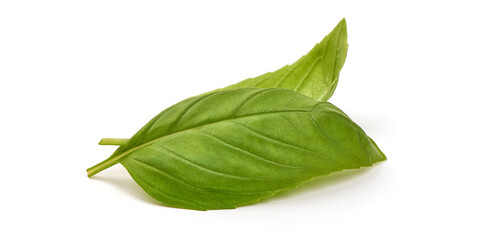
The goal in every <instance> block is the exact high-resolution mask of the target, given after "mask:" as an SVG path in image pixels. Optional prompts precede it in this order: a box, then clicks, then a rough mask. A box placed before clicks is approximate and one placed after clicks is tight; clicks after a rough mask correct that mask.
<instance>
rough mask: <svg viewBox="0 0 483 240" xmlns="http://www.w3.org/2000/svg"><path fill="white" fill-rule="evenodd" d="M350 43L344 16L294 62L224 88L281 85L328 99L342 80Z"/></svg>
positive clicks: (272, 86)
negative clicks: (341, 73)
mask: <svg viewBox="0 0 483 240" xmlns="http://www.w3.org/2000/svg"><path fill="white" fill-rule="evenodd" d="M347 47H348V45H347V26H346V22H345V19H342V20H341V21H340V22H339V24H338V25H337V26H336V27H335V28H334V30H332V32H331V33H329V35H327V36H326V37H325V38H324V39H323V40H322V42H320V43H318V44H317V45H315V47H314V48H313V49H312V50H310V52H309V53H307V54H306V55H305V56H303V57H301V58H300V59H299V60H297V61H296V62H295V63H293V64H292V65H286V66H285V67H282V68H280V69H278V70H277V71H274V72H269V73H265V74H263V75H261V76H258V77H256V78H249V79H246V80H244V81H241V82H239V83H236V84H233V85H230V86H228V87H226V88H224V89H236V88H248V87H257V88H274V87H279V88H286V89H290V90H294V91H296V92H299V93H302V94H304V95H306V96H309V97H311V98H313V99H316V100H318V101H327V100H328V99H329V98H330V97H331V96H332V94H333V93H334V90H335V88H336V86H337V82H338V81H339V72H340V70H341V69H342V66H343V65H344V62H345V58H346V55H347Z"/></svg>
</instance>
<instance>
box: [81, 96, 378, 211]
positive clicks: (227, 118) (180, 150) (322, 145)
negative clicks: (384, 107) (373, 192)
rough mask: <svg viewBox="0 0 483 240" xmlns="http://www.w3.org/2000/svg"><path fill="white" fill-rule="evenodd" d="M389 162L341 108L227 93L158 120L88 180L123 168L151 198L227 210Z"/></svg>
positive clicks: (177, 107)
mask: <svg viewBox="0 0 483 240" xmlns="http://www.w3.org/2000/svg"><path fill="white" fill-rule="evenodd" d="M385 159H386V157H385V156H384V154H383V153H382V152H381V151H380V150H379V149H378V147H377V146H376V144H375V143H374V142H373V141H372V140H371V139H370V138H369V137H368V136H367V135H366V134H365V133H364V131H362V129H361V128H360V127H359V126H357V125H356V124H355V123H354V122H353V121H352V120H351V119H350V118H349V117H348V116H347V115H345V114H344V113H343V112H342V111H341V110H339V109H338V108H336V107H335V106H333V105H332V104H330V103H328V102H318V101H315V100H313V99H311V98H308V97H306V96H304V95H301V94H299V93H296V92H294V91H291V90H286V89H281V88H270V89H260V88H243V89H235V90H224V91H218V92H213V93H209V94H206V95H202V96H198V97H194V98H190V99H187V100H184V101H182V102H180V103H178V104H176V105H174V106H172V107H170V108H168V109H166V110H165V111H163V112H161V113H160V114H159V115H158V116H156V117H154V118H153V119H152V120H151V121H150V122H149V123H148V124H147V125H146V126H144V127H143V128H142V129H141V130H139V132H138V133H136V134H135V135H134V136H133V137H132V138H131V139H129V140H128V141H127V142H125V143H124V144H122V145H121V146H120V147H119V148H118V150H117V151H115V152H114V154H113V155H112V156H111V157H110V158H109V159H107V160H106V161H104V162H102V163H100V164H98V165H96V166H94V167H92V168H90V169H88V173H89V176H92V175H94V174H96V173H97V172H99V171H102V170H103V169H105V168H107V167H109V166H112V165H113V164H116V163H121V164H122V165H123V166H124V167H125V168H126V169H127V170H128V172H129V173H130V174H131V176H132V177H133V178H134V180H135V181H136V182H137V183H138V184H139V185H140V186H141V187H142V188H143V189H144V190H145V191H146V192H147V193H148V194H149V195H151V196H152V197H153V198H155V199H156V200H158V201H160V202H161V203H163V204H165V205H168V206H172V207H178V208H189V209H197V210H208V209H227V208H235V207H237V206H242V205H246V204H249V203H254V202H257V201H259V200H260V199H263V198H267V197H270V196H273V195H274V194H275V193H277V192H280V191H283V190H286V189H289V188H293V187H295V186H297V185H298V184H300V183H301V182H303V181H307V180H310V179H312V178H314V177H317V176H321V175H326V174H329V173H331V172H335V171H341V170H343V169H355V168H360V167H365V166H371V165H372V164H373V163H375V162H378V161H382V160H385Z"/></svg>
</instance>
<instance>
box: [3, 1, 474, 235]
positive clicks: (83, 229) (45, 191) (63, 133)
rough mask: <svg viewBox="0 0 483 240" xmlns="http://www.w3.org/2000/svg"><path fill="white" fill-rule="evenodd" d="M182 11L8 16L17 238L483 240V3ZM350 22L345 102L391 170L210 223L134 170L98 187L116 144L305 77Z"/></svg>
mask: <svg viewBox="0 0 483 240" xmlns="http://www.w3.org/2000/svg"><path fill="white" fill-rule="evenodd" d="M170 2H173V3H168V1H119V0H116V1H103V0H95V1H21V0H19V1H1V2H0V106H1V108H0V115H1V117H0V123H1V124H0V146H1V157H0V187H1V188H0V195H1V197H0V221H1V223H0V238H1V239H116V240H118V239H182V238H185V239H262V238H265V239H483V233H482V231H483V230H481V226H482V223H483V219H482V218H483V217H482V216H483V207H482V206H483V197H482V191H483V190H482V189H483V188H482V184H483V173H482V170H483V157H482V149H483V146H482V144H483V140H482V136H483V128H482V122H483V117H482V114H481V113H482V108H481V105H482V103H483V97H482V94H481V92H482V90H483V87H482V81H483V73H482V63H483V60H482V56H483V47H482V45H483V30H482V29H483V16H482V14H481V10H482V7H481V6H479V4H478V2H480V1H401V2H400V3H395V1H342V0H334V1H292V2H285V1H243V2H241V1H240V2H239V3H228V1H208V0H204V1H170ZM174 2H175V3H174ZM343 17H345V18H346V20H347V24H348V36H349V52H348V56H347V61H346V64H345V66H344V68H343V69H342V72H341V75H340V82H339V86H338V88H337V89H336V91H335V94H334V96H333V98H332V99H331V100H330V101H331V102H332V103H334V104H335V105H336V106H338V107H340V108H341V109H342V110H344V111H345V112H346V113H347V114H348V115H349V116H351V118H352V119H353V120H354V121H355V122H356V123H358V124H359V125H361V126H362V128H363V129H364V130H365V131H366V133H367V134H368V135H369V136H371V137H372V138H373V139H374V140H375V141H376V143H377V144H378V145H379V147H380V148H381V149H382V150H383V151H384V153H385V154H386V155H387V157H388V160H387V161H386V162H384V163H381V164H378V165H376V166H374V167H372V168H366V169H362V170H359V171H349V172H342V173H338V174H334V175H332V176H329V177H323V178H319V179H317V180H316V181H315V182H312V183H308V184H303V185H302V186H301V187H300V188H299V189H296V190H294V191H290V192H288V193H285V194H282V195H280V196H279V197H276V198H273V199H270V200H267V201H263V202H262V203H259V204H255V205H251V206H246V207H241V208H239V209H235V210H221V211H207V212H200V211H192V210H183V209H173V208H168V207H164V206H160V205H158V204H156V202H155V201H154V200H152V199H151V198H150V197H149V196H148V195H147V194H145V193H144V192H143V191H142V189H141V188H140V187H138V186H137V185H136V184H135V182H134V181H133V180H132V179H131V177H130V176H129V175H128V173H127V172H126V171H125V170H124V168H122V166H120V165H117V166H114V167H112V168H110V169H108V170H106V171H104V172H102V173H100V174H99V175H98V176H97V177H95V178H94V179H89V178H87V176H86V173H85V169H86V168H88V167H90V166H91V165H94V164H96V163H97V162H100V161H102V160H103V159H104V158H106V157H108V156H109V155H110V154H111V153H112V151H114V149H115V148H114V147H110V146H98V145H97V142H98V141H99V140H100V139H101V138H102V137H130V136H131V135H132V134H134V133H135V132H136V131H137V130H138V129H139V128H140V127H142V126H143V125H144V124H145V123H146V122H147V121H148V120H149V119H150V118H151V117H153V116H154V115H156V114H157V113H158V112H160V111H161V110H163V109H165V108H167V107H169V106H170V105H172V104H174V103H176V102H178V101H180V100H182V99H184V98H187V97H190V96H193V95H197V94H200V93H203V92H206V91H209V90H213V89H215V88H219V87H224V86H226V85H229V84H232V83H235V82H238V81H240V80H243V79H245V78H248V77H254V76H258V75H260V74H263V73H265V72H267V71H273V70H276V69H278V68H280V67H282V66H283V65H285V64H289V63H292V62H293V61H295V60H296V59H298V58H299V57H300V56H302V55H303V54H305V53H306V52H308V51H309V50H310V49H311V48H312V47H313V46H314V45H315V43H317V42H319V41H320V40H321V39H322V38H323V37H324V36H325V35H326V34H328V33H329V32H330V31H331V30H332V28H333V27H335V25H336V24H337V23H338V22H339V20H341V19H342V18H343Z"/></svg>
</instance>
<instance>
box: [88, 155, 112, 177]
mask: <svg viewBox="0 0 483 240" xmlns="http://www.w3.org/2000/svg"><path fill="white" fill-rule="evenodd" d="M117 163H118V161H117V159H106V160H104V161H102V162H100V163H98V164H96V165H94V166H92V167H90V168H88V169H87V176H88V177H92V176H94V175H96V174H97V173H99V172H101V171H103V170H105V169H107V168H110V167H112V166H113V165H115V164H117Z"/></svg>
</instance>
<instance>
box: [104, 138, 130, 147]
mask: <svg viewBox="0 0 483 240" xmlns="http://www.w3.org/2000/svg"><path fill="white" fill-rule="evenodd" d="M128 140H129V138H103V139H101V141H100V142H99V145H115V146H119V145H122V144H123V143H125V142H127V141H128Z"/></svg>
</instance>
